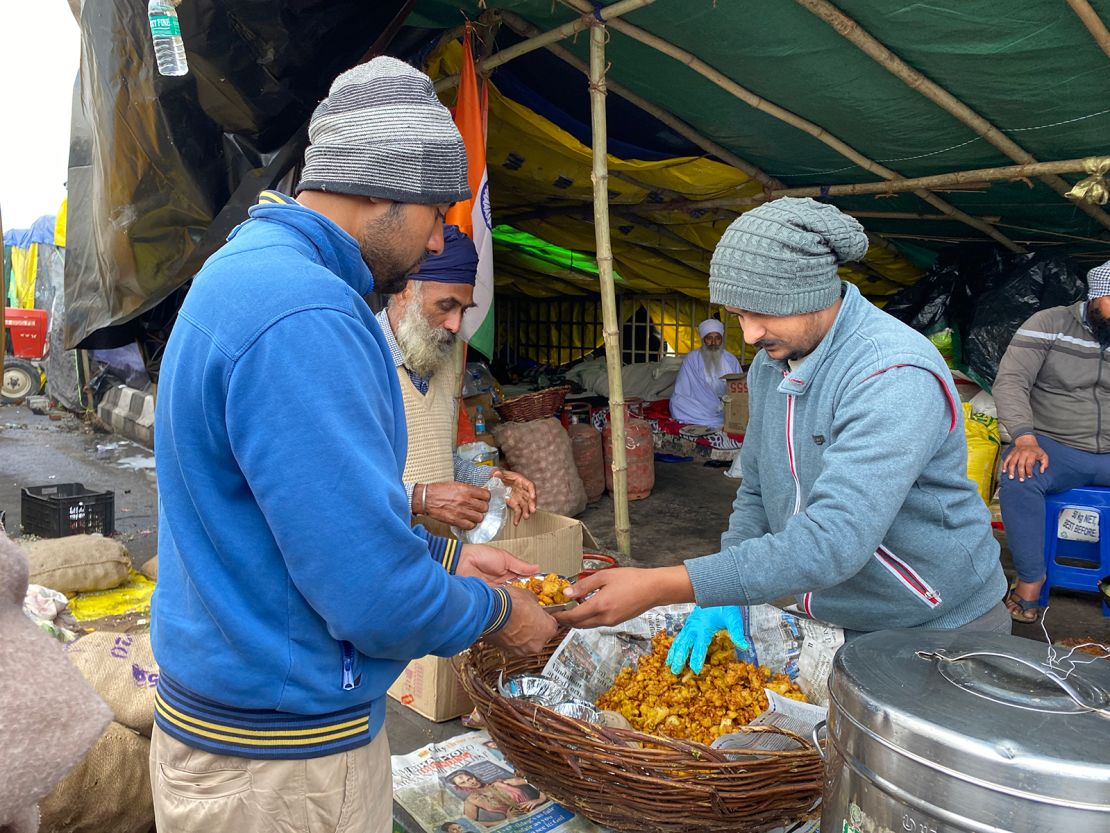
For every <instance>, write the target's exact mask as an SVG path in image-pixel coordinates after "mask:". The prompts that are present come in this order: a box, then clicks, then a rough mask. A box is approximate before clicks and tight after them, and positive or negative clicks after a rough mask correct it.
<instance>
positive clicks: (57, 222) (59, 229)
mask: <svg viewBox="0 0 1110 833" xmlns="http://www.w3.org/2000/svg"><path fill="white" fill-rule="evenodd" d="M68 209H69V197H68V196H67V197H66V198H65V199H63V200H62V207H61V208H59V209H58V216H57V217H55V218H54V245H55V246H61V247H62V248H63V249H64V248H65V247H66V213H67V211H68Z"/></svg>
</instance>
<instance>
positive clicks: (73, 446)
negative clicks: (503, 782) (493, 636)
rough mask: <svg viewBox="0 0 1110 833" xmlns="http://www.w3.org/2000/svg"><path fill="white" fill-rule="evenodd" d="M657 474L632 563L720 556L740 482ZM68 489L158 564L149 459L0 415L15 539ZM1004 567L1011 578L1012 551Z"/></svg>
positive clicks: (606, 539) (400, 723)
mask: <svg viewBox="0 0 1110 833" xmlns="http://www.w3.org/2000/svg"><path fill="white" fill-rule="evenodd" d="M655 469H656V485H655V489H654V491H653V492H652V495H651V497H650V498H648V499H647V500H643V501H636V502H633V503H632V504H631V505H630V509H629V514H630V517H631V525H632V548H633V552H632V558H631V559H630V563H632V564H635V565H637V566H664V565H670V564H677V563H679V562H681V561H682V560H683V559H685V558H689V557H691V556H697V555H704V554H706V553H710V552H714V551H716V549H717V547H718V544H719V541H720V534H721V531H722V530H723V529H724V528H725V526H726V524H727V521H728V514H729V511H730V509H731V505H732V500H733V498H734V496H735V493H736V486H737V482H738V481H735V480H731V479H729V478H727V477H725V476H724V473H723V471H724V470H723V469H720V468H710V467H706V466H704V465H702V464H701V463H700V462H688V463H657V464H656V467H655ZM71 482H79V483H83V484H84V485H85V486H86V487H89V488H91V489H96V490H107V489H111V490H112V491H114V492H115V501H116V529H117V532H118V533H119V535H120V537H121V538H122V540H123V541H124V543H125V544H126V545H127V548H128V550H129V551H130V552H131V556H132V559H133V561H134V562H135V563H136V565H138V564H141V563H143V562H144V561H146V560H147V559H149V558H151V557H152V556H154V555H155V554H156V552H157V524H156V509H155V507H156V496H157V490H156V485H155V478H154V455H153V453H152V452H151V451H150V450H149V449H146V448H143V447H142V446H140V445H137V444H135V443H132V442H130V441H128V440H124V439H122V438H121V437H119V436H117V435H114V434H103V433H96V432H95V431H93V430H92V429H91V428H89V427H87V426H86V425H85V424H84V423H82V422H81V421H80V420H78V419H77V418H76V417H73V416H68V415H67V416H64V417H63V418H61V419H60V420H52V419H50V418H49V417H47V416H41V415H36V414H32V413H31V412H30V410H28V409H27V408H26V407H23V406H12V405H0V510H2V511H5V512H6V513H7V523H8V529H9V530H12V531H13V534H18V530H19V520H20V490H21V489H22V488H23V487H25V486H37V485H48V484H54V483H71ZM581 519H582V520H583V521H584V522H585V524H586V525H587V527H588V528H589V529H590V531H591V533H592V534H593V535H594V537H595V538H596V539H597V541H598V543H599V545H600V547H601V548H602V549H608V550H612V549H613V548H615V543H616V542H615V537H614V534H613V506H612V501H611V500H610V498H609V497H608V496H605V497H603V498H602V499H601V500H599V501H598V502H596V503H594V504H592V505H591V506H590V507H589V508H587V510H586V512H585V513H584V514H583V515H582V516H581ZM1003 566H1004V567H1005V568H1006V569H1007V572H1008V574H1010V575H1012V567H1011V564H1010V562H1009V556H1008V553H1007V552H1006V551H1005V550H1004V553H1003ZM1047 625H1048V629H1049V632H1050V633H1051V634H1052V637H1053V639H1064V638H1091V639H1096V640H1100V641H1104V642H1105V641H1110V618H1105V617H1103V616H1102V612H1101V608H1100V606H1099V604H1098V600H1097V597H1095V596H1094V595H1090V594H1083V593H1071V592H1068V591H1058V592H1054V593H1053V595H1052V604H1051V609H1050V610H1049V612H1048V615H1047ZM1014 633H1015V635H1018V636H1023V637H1027V638H1030V639H1040V640H1043V639H1044V638H1045V637H1044V634H1043V633H1042V631H1041V627H1040V626H1039V625H1021V624H1015V626H1014ZM387 731H388V734H389V738H390V745H391V747H392V749H393V752H394V753H395V754H400V753H404V752H408V751H411V750H413V749H416V748H418V747H420V746H423V745H425V744H427V743H429V742H431V741H433V740H442V739H446V738H449V737H453V736H455V735H457V734H459V733H460V732H462V731H464V728H463V727H462V725H461V724H460V723H459V721H457V720H453V721H448V722H446V723H441V724H434V723H431V722H430V721H428V720H425V719H424V718H422V717H420V716H419V715H416V714H415V713H413V712H412V711H410V710H408V709H406V708H404V707H402V706H400V705H398V704H397V703H395V702H394V701H392V700H390V702H389V719H388V721H387Z"/></svg>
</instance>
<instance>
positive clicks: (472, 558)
mask: <svg viewBox="0 0 1110 833" xmlns="http://www.w3.org/2000/svg"><path fill="white" fill-rule="evenodd" d="M539 568H540V567H539V565H538V564H529V563H528V562H527V561H521V560H520V559H519V558H517V557H516V556H515V555H513V554H512V553H508V552H506V551H505V550H502V549H498V548H497V547H495V546H492V545H490V544H463V545H462V552H461V553H460V554H459V566H458V567H456V568H455V575H457V576H473V577H474V578H480V579H481V580H482V581H484V582H485V583H486V584H488V585H490V586H491V587H496V586H498V585H501V584H504V583H505V582H507V581H512V580H513V579H515V578H520V577H521V576H527V575H531V574H533V573H535V572H536V570H538V569H539Z"/></svg>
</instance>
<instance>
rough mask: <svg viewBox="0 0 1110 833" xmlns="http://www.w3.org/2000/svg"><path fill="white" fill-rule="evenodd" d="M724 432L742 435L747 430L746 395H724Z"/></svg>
mask: <svg viewBox="0 0 1110 833" xmlns="http://www.w3.org/2000/svg"><path fill="white" fill-rule="evenodd" d="M724 404H725V425H724V428H725V431H728V432H729V433H731V434H743V433H744V432H745V431H747V430H748V394H747V393H728V394H725V398H724Z"/></svg>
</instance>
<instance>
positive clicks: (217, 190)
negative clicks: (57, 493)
mask: <svg viewBox="0 0 1110 833" xmlns="http://www.w3.org/2000/svg"><path fill="white" fill-rule="evenodd" d="M82 5H83V8H82V11H81V83H80V84H79V86H78V89H77V90H76V91H75V95H74V99H75V100H74V122H73V133H72V137H71V148H70V179H69V194H70V201H69V223H68V231H67V253H66V254H67V258H66V274H65V280H66V292H65V295H66V321H65V342H66V345H67V346H70V347H73V346H81V347H114V346H119V345H121V344H124V343H127V342H129V341H131V340H133V339H134V338H135V337H136V336H137V335H138V332H137V330H138V329H139V324H138V323H137V322H134V319H135V318H136V316H139V315H140V314H141V313H144V312H146V311H148V310H150V309H152V308H153V307H155V306H157V305H158V304H159V303H160V302H162V301H164V300H165V299H167V298H168V296H170V295H171V293H173V292H174V291H175V290H177V289H178V288H179V287H181V286H182V285H183V284H184V283H185V282H187V281H188V280H189V279H190V278H191V277H192V275H193V274H195V272H196V271H197V269H199V268H200V266H201V265H202V264H203V262H204V260H205V259H206V258H207V257H208V256H209V255H210V254H211V253H212V252H213V251H215V250H216V249H217V248H218V247H219V245H220V244H221V243H222V242H223V240H224V238H225V237H226V234H227V232H228V231H230V229H231V228H232V227H234V225H235V224H236V223H238V222H240V221H241V220H242V219H243V218H244V217H245V216H246V209H247V208H248V207H249V206H250V205H251V204H252V203H253V202H254V201H255V199H256V197H257V194H258V191H260V190H262V189H264V188H270V187H274V186H275V185H276V184H277V183H278V182H279V180H280V179H281V178H282V177H283V176H285V175H287V174H288V172H289V171H290V170H291V169H292V168H293V167H294V166H295V165H298V164H299V163H300V161H301V155H302V152H303V147H304V132H303V128H304V126H305V124H306V123H307V121H308V118H309V116H310V115H311V114H312V110H313V108H314V107H315V106H316V104H317V103H318V102H319V100H320V99H321V98H323V97H324V96H325V95H327V90H328V86H329V85H330V83H331V81H332V79H333V78H334V77H335V76H336V75H338V74H339V73H340V72H342V71H343V70H345V69H347V68H348V67H350V66H352V65H353V64H355V63H356V62H357V61H358V60H360V59H361V58H362V57H363V56H364V55H365V54H366V52H367V50H368V49H369V48H370V47H371V46H372V45H373V44H374V43H375V41H376V39H377V38H378V36H379V35H380V34H381V33H382V32H383V30H385V28H386V27H387V25H388V24H389V22H390V21H391V20H392V19H393V18H394V17H395V16H396V15H397V13H398V12H399V11H400V9H401V8H402V7H403V6H404V3H403V0H386V1H385V2H377V3H363V2H356V0H220V2H216V0H186V2H183V3H182V4H181V6H180V7H179V8H178V14H179V17H180V19H181V30H182V36H183V38H184V41H185V50H186V53H187V55H188V60H189V74H188V75H186V76H183V77H181V78H165V77H162V76H160V75H158V73H157V69H156V67H155V62H154V56H153V48H152V45H151V39H150V31H149V28H148V26H147V22H146V5H145V3H143V2H141V0H86V2H84V3H83V4H82ZM128 324H129V325H130V326H121V325H128ZM106 328H111V329H106Z"/></svg>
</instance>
